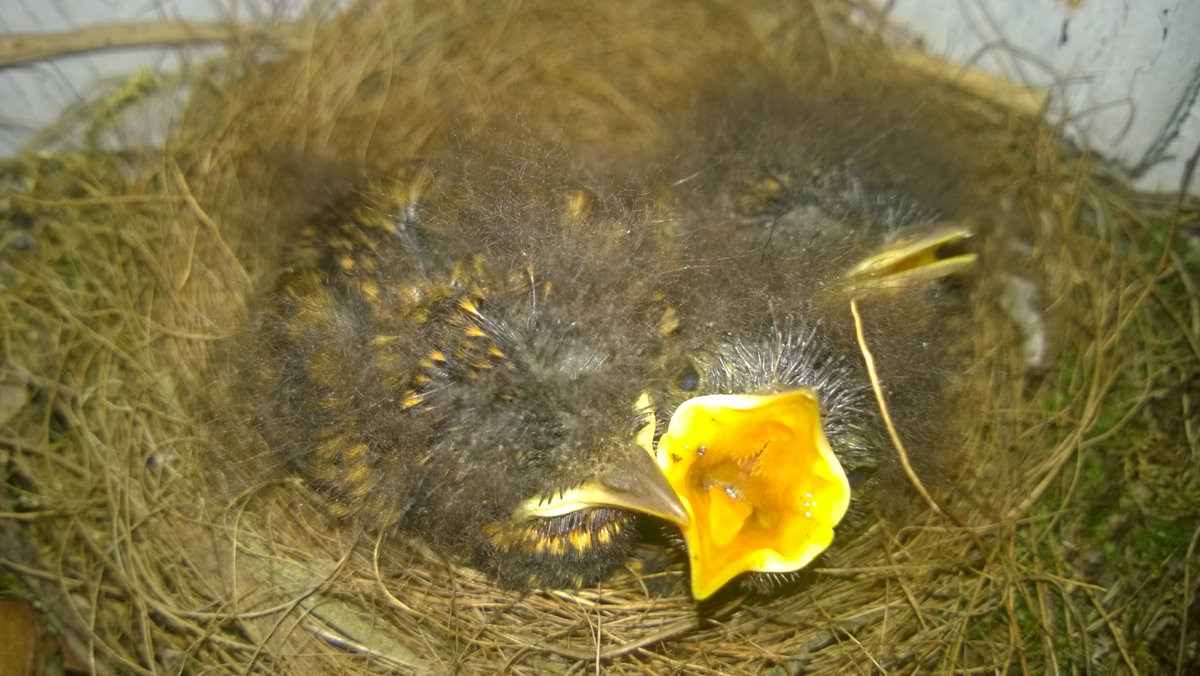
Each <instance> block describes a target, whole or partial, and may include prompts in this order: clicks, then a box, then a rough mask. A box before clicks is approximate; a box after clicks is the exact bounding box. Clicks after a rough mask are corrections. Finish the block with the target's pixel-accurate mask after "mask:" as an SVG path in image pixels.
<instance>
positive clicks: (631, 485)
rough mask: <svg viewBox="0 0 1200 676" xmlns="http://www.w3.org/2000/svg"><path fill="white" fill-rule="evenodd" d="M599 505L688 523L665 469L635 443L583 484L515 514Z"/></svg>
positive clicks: (530, 515)
mask: <svg viewBox="0 0 1200 676" xmlns="http://www.w3.org/2000/svg"><path fill="white" fill-rule="evenodd" d="M597 507H611V508H614V509H625V510H629V511H631V512H640V513H642V514H648V515H650V516H656V517H658V518H661V519H666V520H668V521H671V522H674V523H676V524H679V525H680V526H687V525H688V512H687V509H686V508H685V507H684V505H683V503H682V502H681V501H680V499H679V497H678V496H677V495H676V494H675V490H674V489H673V488H671V484H669V483H667V479H666V477H665V476H663V472H662V470H661V469H659V467H658V465H657V464H655V462H654V459H653V458H652V457H650V455H648V454H647V453H646V451H645V450H643V449H642V448H641V447H639V446H635V445H629V446H623V447H620V448H619V449H616V450H614V451H613V454H612V455H611V456H610V458H609V462H607V463H605V466H604V467H603V469H602V470H601V471H600V472H599V473H598V474H597V475H596V476H594V477H592V478H591V479H589V480H588V481H587V482H585V483H583V484H582V485H579V486H576V487H575V488H571V489H568V490H566V491H563V492H562V493H560V494H558V495H555V496H553V497H551V498H550V499H544V500H531V501H529V502H527V503H525V504H524V505H522V506H521V507H520V508H519V509H518V510H517V514H516V516H517V518H520V519H528V518H539V517H540V518H548V517H553V516H562V515H563V514H569V513H571V512H576V511H579V510H582V509H593V508H597Z"/></svg>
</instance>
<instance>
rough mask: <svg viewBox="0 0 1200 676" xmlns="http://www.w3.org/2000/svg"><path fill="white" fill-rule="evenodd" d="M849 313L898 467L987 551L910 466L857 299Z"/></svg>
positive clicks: (936, 508)
mask: <svg viewBox="0 0 1200 676" xmlns="http://www.w3.org/2000/svg"><path fill="white" fill-rule="evenodd" d="M850 314H852V315H854V335H855V337H856V338H857V339H858V349H859V351H861V352H862V357H863V362H864V363H865V364H866V366H867V375H868V376H869V377H870V378H871V389H872V390H873V391H874V392H875V401H876V402H878V404H879V412H880V413H881V414H882V415H883V424H884V426H886V427H887V431H888V436H889V437H891V439H892V445H893V446H895V447H896V455H897V456H899V458H900V466H901V467H903V468H904V474H905V475H907V476H908V480H909V482H910V483H912V485H913V488H915V489H917V492H918V493H920V494H921V497H922V498H924V499H925V502H926V503H928V504H929V507H930V508H931V509H932V510H933V511H934V512H937V513H938V514H942V515H945V516H947V517H949V518H950V520H951V521H953V522H954V523H955V524H956V525H958V527H959V528H961V529H963V530H964V531H966V533H967V534H968V535H970V536H971V539H972V540H974V541H975V546H976V547H978V548H979V551H980V552H982V553H984V554H986V553H987V551H988V549H987V546H985V545H984V544H983V538H981V537H979V535H978V534H977V533H975V531H974V530H973V529H971V528H970V527H969V526H968V525H967V522H966V521H963V519H962V517H960V516H958V514H956V513H954V512H952V511H950V510H949V509H947V508H946V507H944V506H942V504H941V503H940V502H938V500H937V499H936V498H934V497H933V495H931V494H930V493H929V491H928V490H927V489H926V488H925V484H924V483H922V481H921V477H919V476H917V472H916V470H914V469H913V466H912V463H910V462H909V461H908V451H907V450H905V448H904V442H903V441H901V439H900V433H899V432H897V431H896V425H895V424H894V423H893V422H892V414H891V412H890V411H889V410H888V405H887V400H886V399H885V398H884V396H883V386H881V385H880V384H879V374H878V372H876V370H875V357H873V356H872V355H871V350H870V348H868V347H867V337H866V334H865V333H864V332H863V322H862V316H861V315H859V313H858V302H857V301H856V300H855V299H853V298H851V299H850Z"/></svg>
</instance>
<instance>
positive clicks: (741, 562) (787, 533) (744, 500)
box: [655, 389, 850, 599]
mask: <svg viewBox="0 0 1200 676" xmlns="http://www.w3.org/2000/svg"><path fill="white" fill-rule="evenodd" d="M655 454H656V459H657V461H658V464H659V466H660V467H661V468H662V469H663V472H664V474H665V475H666V477H667V481H668V482H669V483H670V484H671V487H672V488H673V489H674V490H675V492H676V494H677V495H678V496H679V500H680V502H682V503H683V506H684V508H685V509H686V510H687V513H688V516H689V517H690V519H689V520H688V521H689V523H687V524H686V525H685V526H684V527H683V536H684V539H685V541H686V542H687V548H688V556H689V558H690V561H691V573H692V595H693V596H694V597H695V598H697V599H704V598H707V597H709V596H711V595H712V594H713V593H715V592H716V591H717V590H718V589H720V588H721V587H722V586H724V585H725V583H727V582H729V581H730V580H732V579H733V578H734V577H736V576H738V575H740V574H741V573H745V572H769V573H785V572H792V571H795V570H799V569H801V568H803V567H804V566H806V565H808V564H809V563H810V562H811V561H812V560H813V559H814V558H816V557H817V555H819V554H820V553H821V552H823V551H824V550H825V549H826V548H827V547H828V546H829V544H830V543H831V542H832V541H833V528H834V526H836V525H837V524H838V522H839V521H841V519H842V517H843V516H845V514H846V509H847V507H848V506H849V504H850V484H849V482H848V481H847V480H846V473H845V472H844V471H843V470H842V466H841V464H840V463H839V462H838V460H837V457H836V456H835V455H834V454H833V449H832V448H830V446H829V441H828V440H827V439H826V438H825V432H824V430H822V428H821V419H820V407H819V406H818V401H817V395H816V394H815V393H814V392H813V391H812V390H808V389H800V390H791V391H787V392H782V393H779V394H771V395H711V396H703V397H695V398H693V399H690V400H688V401H686V402H684V403H683V404H682V405H680V406H679V408H678V409H677V410H676V411H675V414H674V415H673V416H672V417H671V422H670V424H669V425H668V426H667V431H666V433H665V434H664V435H663V436H662V438H661V439H660V440H659V443H658V446H657V449H656V452H655Z"/></svg>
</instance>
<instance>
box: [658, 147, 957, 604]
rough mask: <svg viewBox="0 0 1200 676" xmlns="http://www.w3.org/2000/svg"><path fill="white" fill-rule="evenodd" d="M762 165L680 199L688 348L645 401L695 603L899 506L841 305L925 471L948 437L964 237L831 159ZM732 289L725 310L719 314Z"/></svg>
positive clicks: (808, 556) (885, 438)
mask: <svg viewBox="0 0 1200 676" xmlns="http://www.w3.org/2000/svg"><path fill="white" fill-rule="evenodd" d="M759 161H760V160H759V158H757V157H754V156H749V155H746V154H744V153H739V152H738V150H737V149H736V148H734V149H730V150H729V151H728V152H726V153H723V154H722V162H720V163H719V164H718V163H710V164H709V165H708V166H709V167H710V169H708V173H711V174H714V175H715V178H714V179H711V180H709V181H704V182H705V183H706V185H703V186H702V187H701V188H699V189H698V190H697V192H696V193H695V194H694V196H693V199H692V201H691V204H690V206H689V208H688V215H687V216H686V217H685V221H686V222H688V223H690V224H691V226H690V227H691V231H690V235H689V237H687V238H686V242H687V248H688V251H687V253H686V254H685V259H686V260H688V261H689V265H690V266H691V269H692V274H691V275H690V282H691V283H690V285H689V289H690V294H688V295H685V296H682V297H680V298H679V300H678V303H679V308H680V314H681V316H683V317H686V318H688V321H687V323H685V324H684V325H681V327H680V333H681V334H682V337H681V342H682V343H683V344H684V345H685V347H683V348H681V354H682V356H681V357H680V358H679V360H678V361H677V362H676V366H675V368H676V371H675V372H676V373H677V374H678V375H677V377H676V381H675V384H674V387H673V389H669V390H667V391H665V392H663V393H661V395H660V398H658V399H657V400H655V402H654V404H655V406H654V410H655V413H656V415H657V416H658V436H657V445H656V457H657V460H658V462H659V464H660V466H661V467H662V468H663V470H664V471H665V473H666V474H667V477H668V480H669V481H670V482H671V484H672V486H673V487H674V488H675V490H676V491H677V493H678V494H679V496H680V499H681V501H682V502H683V504H684V506H685V507H686V508H687V511H688V513H689V515H690V517H691V520H690V523H689V524H687V525H686V526H685V527H684V528H683V534H684V540H685V542H686V546H687V549H688V553H689V560H690V564H691V589H692V593H693V595H694V596H695V597H696V598H697V599H703V598H707V597H708V596H710V595H712V594H714V593H715V592H716V591H717V590H718V589H720V588H721V587H722V586H724V585H725V584H726V583H728V582H729V581H730V580H732V579H734V578H736V577H738V576H740V575H742V574H743V573H755V574H754V575H750V576H748V577H746V578H743V579H745V580H746V581H748V582H749V583H751V584H752V585H755V586H763V585H766V586H773V584H774V583H777V582H780V579H779V578H778V577H774V576H770V575H766V576H764V575H761V573H767V574H780V573H793V572H795V571H797V570H799V569H801V568H803V567H804V566H806V565H808V564H809V563H810V562H812V561H813V560H814V559H815V558H816V557H817V556H818V555H820V554H821V553H822V552H823V551H824V550H825V549H826V548H827V547H828V546H829V545H830V544H831V542H832V541H833V539H834V536H835V531H836V532H837V534H838V536H839V537H846V536H848V535H850V534H852V533H853V532H855V531H856V530H858V529H860V528H861V526H862V525H863V524H864V523H865V522H866V519H865V517H866V515H867V514H869V513H871V512H872V511H873V510H874V509H875V508H876V507H878V506H880V505H879V503H880V502H881V501H884V502H886V501H887V498H888V497H890V496H894V495H896V494H898V493H899V494H903V493H902V491H903V489H904V487H903V486H900V485H899V483H900V480H901V478H902V474H901V472H900V470H899V465H898V463H897V462H896V460H895V457H896V455H895V451H894V449H893V446H892V443H891V441H890V439H889V435H888V432H887V430H886V428H885V426H884V423H883V420H882V416H881V414H880V409H879V406H878V404H877V403H876V400H875V396H874V394H873V391H872V384H871V381H870V377H869V375H868V372H867V369H866V366H865V364H864V360H863V358H862V356H861V354H860V349H859V346H858V343H857V340H856V328H857V327H856V326H855V323H854V320H853V318H852V315H851V312H850V307H849V304H850V302H851V301H853V302H854V303H855V304H856V308H857V307H859V306H861V310H862V316H864V317H865V318H866V323H867V326H866V327H865V329H864V330H865V334H866V337H867V339H868V342H869V343H871V344H872V345H871V350H872V351H873V352H874V353H875V356H876V357H877V359H878V363H879V372H878V373H877V375H878V376H879V377H881V379H882V380H883V382H885V383H886V390H887V393H888V397H889V399H890V402H889V407H890V410H892V412H893V417H894V419H895V420H897V421H898V423H897V426H898V427H899V433H900V435H901V436H902V437H903V438H905V439H906V440H907V441H908V442H910V443H911V445H912V447H913V448H915V449H917V451H918V452H917V456H918V458H919V461H920V462H919V465H920V466H921V468H922V469H923V470H926V469H928V468H930V467H932V466H935V465H936V464H937V463H938V462H939V457H941V456H940V452H941V451H942V450H945V449H946V448H949V447H952V446H953V444H954V442H955V441H956V440H957V437H956V436H955V435H954V434H953V432H952V431H950V430H951V429H952V427H953V426H952V425H948V424H946V423H947V422H948V420H949V414H948V412H947V409H948V406H947V397H948V394H949V389H948V388H949V383H950V382H951V380H952V376H953V375H954V373H955V369H956V368H957V367H958V366H959V363H958V362H956V361H955V360H954V355H955V352H956V341H957V340H958V339H960V338H961V337H962V335H963V333H962V329H963V328H965V326H966V322H965V321H964V320H963V319H962V317H963V316H964V315H965V312H964V307H963V303H964V302H965V298H964V296H963V294H961V293H959V292H958V291H959V290H956V289H955V288H953V287H954V286H955V284H954V282H953V281H951V282H949V283H948V282H947V281H946V278H950V277H953V276H955V275H959V274H961V273H964V272H966V271H969V270H970V269H971V268H972V266H973V264H974V262H975V255H974V254H973V253H971V252H970V250H969V248H968V240H969V237H970V234H971V233H970V231H969V230H968V229H967V228H965V227H962V226H960V225H957V224H954V223H950V222H944V221H941V220H939V217H938V214H937V212H936V211H935V210H933V209H930V208H928V207H925V206H922V205H920V204H919V203H918V202H916V201H914V200H912V199H910V198H908V197H906V196H903V195H901V194H898V193H896V192H893V191H889V190H880V189H878V188H876V187H874V186H872V185H870V184H868V183H867V182H866V181H864V180H862V179H860V178H858V177H857V176H855V175H854V174H853V173H852V172H850V171H849V170H846V169H842V168H839V167H837V166H836V165H831V164H826V165H824V166H823V168H822V169H821V170H819V171H817V170H814V169H813V167H812V166H804V165H800V166H792V167H788V166H783V167H778V166H777V167H775V168H771V169H762V168H761V165H760V164H759ZM711 167H719V168H717V169H712V168H711ZM703 171H704V170H701V172H703ZM731 289H738V290H739V292H738V298H737V301H736V302H722V303H717V302H714V299H718V298H721V297H722V295H728V294H729V293H730V291H729V290H731ZM939 425H941V427H939ZM886 506H887V505H884V507H886Z"/></svg>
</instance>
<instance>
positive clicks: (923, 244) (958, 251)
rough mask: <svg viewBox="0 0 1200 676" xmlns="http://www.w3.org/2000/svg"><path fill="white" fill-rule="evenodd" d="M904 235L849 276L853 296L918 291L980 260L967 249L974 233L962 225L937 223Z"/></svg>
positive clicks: (967, 268)
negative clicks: (914, 289) (882, 292)
mask: <svg viewBox="0 0 1200 676" xmlns="http://www.w3.org/2000/svg"><path fill="white" fill-rule="evenodd" d="M904 233H905V234H904V236H903V237H901V238H900V239H898V240H896V241H893V242H891V243H889V244H888V245H887V246H886V247H885V248H884V249H883V250H881V251H880V252H878V253H876V254H874V255H872V256H870V257H868V258H866V259H864V260H862V261H861V262H860V263H859V264H858V265H856V266H854V268H852V269H851V270H850V272H849V273H847V274H846V279H845V284H846V288H847V290H848V291H849V295H850V296H852V297H853V296H861V295H864V294H866V293H869V292H874V291H896V290H901V289H907V288H913V287H919V286H922V285H923V284H925V283H927V282H931V281H933V280H935V279H940V278H942V277H947V276H950V275H955V274H959V273H962V272H965V271H967V270H969V269H970V268H971V267H972V266H974V265H975V261H976V258H977V257H978V256H977V255H976V254H974V253H971V252H969V251H966V249H965V243H966V240H967V239H968V238H970V236H971V231H970V230H967V229H966V228H964V227H963V226H961V225H957V224H952V223H937V224H933V225H929V226H925V227H918V228H909V229H906V230H905V231H904Z"/></svg>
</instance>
